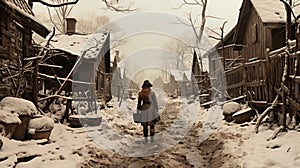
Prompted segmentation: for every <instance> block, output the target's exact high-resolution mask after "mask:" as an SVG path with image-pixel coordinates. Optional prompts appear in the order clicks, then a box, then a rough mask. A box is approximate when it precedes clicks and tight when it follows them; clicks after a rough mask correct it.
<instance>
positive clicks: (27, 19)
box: [0, 0, 50, 38]
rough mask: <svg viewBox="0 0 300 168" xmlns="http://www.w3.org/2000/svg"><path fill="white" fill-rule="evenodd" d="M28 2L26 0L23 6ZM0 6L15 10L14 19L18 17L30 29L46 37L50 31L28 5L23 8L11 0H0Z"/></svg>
mask: <svg viewBox="0 0 300 168" xmlns="http://www.w3.org/2000/svg"><path fill="white" fill-rule="evenodd" d="M24 5H27V6H28V4H27V3H26V2H24V4H23V6H24ZM0 7H2V8H3V9H4V10H6V12H8V13H11V12H14V13H15V15H14V17H15V18H14V19H16V20H17V21H18V22H20V24H22V25H24V26H26V27H29V28H30V29H32V30H33V31H35V32H36V33H37V34H39V35H40V36H42V37H44V38H45V37H46V36H47V35H48V34H49V33H50V31H49V30H48V29H47V28H46V27H45V26H43V24H42V23H40V22H39V21H38V20H37V19H36V18H35V17H34V16H33V13H32V11H31V10H30V8H29V7H28V8H27V7H26V8H24V9H27V10H24V9H21V8H20V7H18V6H16V4H15V3H12V2H10V1H7V0H2V1H0Z"/></svg>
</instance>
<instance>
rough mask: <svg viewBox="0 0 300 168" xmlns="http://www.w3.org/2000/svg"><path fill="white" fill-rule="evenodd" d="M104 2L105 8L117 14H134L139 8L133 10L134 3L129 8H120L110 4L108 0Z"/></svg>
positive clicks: (103, 0)
mask: <svg viewBox="0 0 300 168" xmlns="http://www.w3.org/2000/svg"><path fill="white" fill-rule="evenodd" d="M102 2H104V4H105V6H106V7H107V8H108V9H110V10H113V11H116V12H124V13H126V12H133V11H136V10H137V8H134V9H131V7H132V6H133V3H130V4H129V6H128V7H120V6H114V5H113V4H112V3H111V2H108V1H107V0H102Z"/></svg>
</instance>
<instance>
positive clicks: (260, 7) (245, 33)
mask: <svg viewBox="0 0 300 168" xmlns="http://www.w3.org/2000/svg"><path fill="white" fill-rule="evenodd" d="M294 11H295V13H296V14H297V13H300V11H299V7H296V8H294ZM285 26H286V10H285V7H284V5H283V3H282V2H280V1H276V0H263V1H261V0H244V1H243V3H242V6H241V8H240V13H239V18H238V23H237V25H236V32H235V35H234V41H233V44H238V45H236V46H235V47H234V50H237V51H240V54H241V55H242V56H243V58H244V59H245V60H246V61H248V60H251V59H253V58H261V59H265V56H266V49H267V48H269V49H270V50H271V51H272V50H275V49H279V48H281V47H283V46H285V41H286V40H285V39H286V31H285ZM292 31H293V32H295V31H294V30H292ZM292 34H295V33H292ZM293 38H294V37H293Z"/></svg>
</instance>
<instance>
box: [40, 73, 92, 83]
mask: <svg viewBox="0 0 300 168" xmlns="http://www.w3.org/2000/svg"><path fill="white" fill-rule="evenodd" d="M39 75H40V76H43V77H45V78H49V79H55V76H51V75H46V74H43V73H39ZM57 79H58V80H62V81H67V82H72V83H76V84H83V85H95V83H90V82H83V81H74V80H72V79H66V78H60V77H57Z"/></svg>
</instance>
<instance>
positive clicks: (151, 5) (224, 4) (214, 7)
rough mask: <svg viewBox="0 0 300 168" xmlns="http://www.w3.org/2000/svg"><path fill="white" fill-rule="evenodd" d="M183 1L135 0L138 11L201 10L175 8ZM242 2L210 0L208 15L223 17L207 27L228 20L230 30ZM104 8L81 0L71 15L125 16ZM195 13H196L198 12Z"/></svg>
mask: <svg viewBox="0 0 300 168" xmlns="http://www.w3.org/2000/svg"><path fill="white" fill-rule="evenodd" d="M123 1H126V0H123ZM181 3H182V0H135V6H134V7H136V8H139V10H138V11H137V13H138V12H142V11H155V12H163V13H169V14H174V15H177V16H180V17H185V16H186V14H187V12H189V11H191V10H194V11H199V9H200V10H201V8H198V7H196V8H192V7H190V6H183V7H182V8H180V9H175V8H176V7H178V6H180V4H181ZM241 3H242V0H208V6H207V15H209V16H214V17H219V18H222V20H218V19H213V18H208V19H207V27H210V28H218V27H220V26H221V25H222V23H223V22H224V21H225V20H226V21H228V23H227V24H226V27H225V30H226V32H229V31H230V29H231V28H232V27H233V26H234V25H235V24H236V22H237V18H238V13H239V8H240V6H241ZM103 8H105V6H104V4H103V3H102V2H101V0H80V1H79V3H78V4H77V5H76V6H75V8H74V10H73V12H72V14H71V15H73V16H78V15H84V14H85V13H94V14H95V15H108V16H109V17H111V20H113V19H117V18H120V17H123V16H125V15H124V14H120V13H115V12H110V11H107V10H104V9H103ZM34 10H35V11H36V12H37V13H38V14H41V13H44V14H45V15H46V11H45V9H44V8H41V6H40V5H38V4H36V5H35V6H34ZM194 13H195V14H196V12H194Z"/></svg>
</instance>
